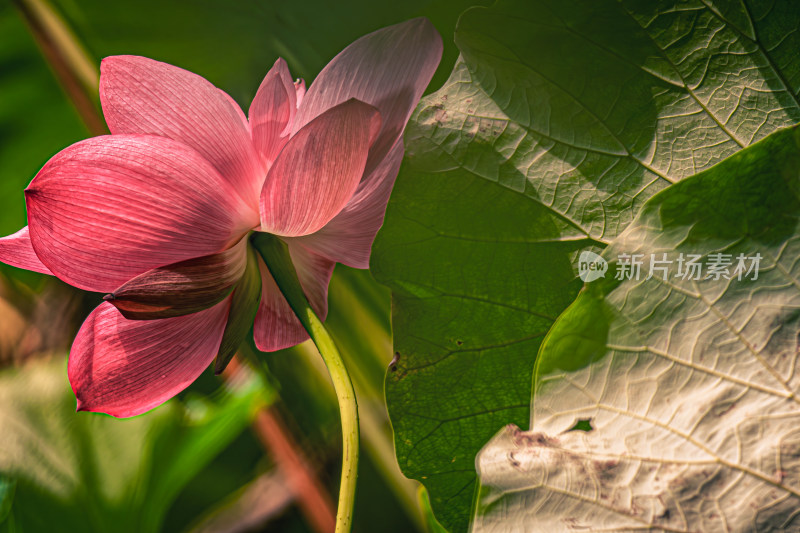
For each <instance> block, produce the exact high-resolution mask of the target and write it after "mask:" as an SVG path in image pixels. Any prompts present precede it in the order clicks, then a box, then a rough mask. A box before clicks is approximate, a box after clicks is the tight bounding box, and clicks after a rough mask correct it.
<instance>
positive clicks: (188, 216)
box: [0, 19, 442, 416]
mask: <svg viewBox="0 0 800 533" xmlns="http://www.w3.org/2000/svg"><path fill="white" fill-rule="evenodd" d="M441 50H442V45H441V39H440V37H439V35H438V34H437V33H436V31H435V29H434V28H433V27H432V25H431V24H430V23H429V22H428V21H427V20H425V19H416V20H412V21H409V22H406V23H402V24H398V25H395V26H391V27H389V28H384V29H382V30H379V31H376V32H374V33H372V34H370V35H367V36H365V37H362V38H361V39H359V40H358V41H356V42H355V43H353V44H351V45H350V46H348V47H347V48H346V49H345V50H344V51H342V52H341V53H340V54H339V55H338V56H336V57H335V58H334V59H333V60H332V61H331V62H330V63H329V64H328V65H327V66H326V67H325V68H324V69H323V70H322V72H321V73H320V74H319V76H318V77H317V79H316V80H315V81H314V83H313V84H312V85H311V87H310V88H309V89H308V92H306V90H305V85H304V83H303V82H302V81H298V82H294V83H293V82H292V78H291V76H290V74H289V70H288V68H287V66H286V63H285V62H284V61H283V60H282V59H278V61H276V63H275V65H274V66H273V67H272V69H271V70H270V71H269V72H268V73H267V76H266V77H265V78H264V81H263V82H262V83H261V86H260V87H259V89H258V92H257V94H256V96H255V99H254V100H253V103H252V104H251V105H250V110H249V113H248V117H245V115H244V113H243V112H242V111H241V109H240V108H239V106H238V105H237V104H236V103H235V102H234V101H233V100H232V99H231V98H230V97H229V96H228V95H227V94H226V93H224V92H223V91H221V90H219V89H217V88H216V87H214V86H213V85H212V84H211V83H209V82H208V81H206V80H205V79H203V78H201V77H200V76H197V75H195V74H192V73H190V72H187V71H185V70H183V69H180V68H177V67H174V66H171V65H167V64H164V63H159V62H157V61H154V60H151V59H147V58H143V57H133V56H116V57H109V58H106V59H105V60H103V63H102V67H101V76H100V98H101V102H102V106H103V113H104V115H105V119H106V122H107V123H108V127H109V129H110V131H111V133H112V134H111V135H107V136H101V137H95V138H92V139H87V140H85V141H81V142H78V143H76V144H74V145H72V146H70V147H68V148H66V149H64V150H62V151H61V152H59V153H58V154H56V155H55V156H54V157H53V158H52V159H50V161H48V162H47V164H46V165H45V166H44V167H43V168H42V169H41V170H40V171H39V173H38V174H37V175H36V177H35V178H34V179H33V181H32V182H31V184H30V185H29V187H28V188H27V189H26V191H25V198H26V203H27V210H28V226H27V227H25V228H23V229H22V230H20V231H18V232H17V233H15V234H14V235H11V236H9V237H6V238H4V239H0V260H2V261H3V262H5V263H8V264H10V265H13V266H17V267H20V268H25V269H28V270H34V271H36V272H42V273H45V274H52V275H55V276H56V277H58V278H60V279H62V280H64V281H65V282H67V283H69V284H71V285H74V286H76V287H79V288H81V289H84V290H89V291H97V292H105V293H111V295H109V296H107V297H106V299H107V300H108V301H106V302H104V303H103V304H101V305H100V306H99V307H97V308H96V309H95V310H94V311H93V312H92V313H91V315H90V316H89V317H88V318H87V319H86V321H85V322H84V324H83V326H82V327H81V329H80V332H79V333H78V336H77V338H76V339H75V342H74V343H73V345H72V349H71V351H70V355H69V364H68V374H69V379H70V383H71V384H72V388H73V390H74V391H75V395H76V397H77V399H78V409H79V410H87V411H99V412H105V413H109V414H112V415H114V416H132V415H136V414H139V413H142V412H144V411H147V410H148V409H151V408H153V407H155V406H157V405H160V404H161V403H163V402H164V401H166V400H167V399H169V398H171V397H172V396H174V395H175V394H177V393H178V392H180V391H181V390H183V389H184V388H185V387H187V386H188V385H189V384H190V383H191V382H192V381H194V380H195V379H196V378H197V377H198V376H199V375H200V374H201V373H202V372H203V370H204V369H205V368H206V367H208V366H209V364H210V363H211V362H212V361H213V360H214V358H215V357H217V355H218V354H219V355H220V357H221V358H222V359H223V360H225V359H228V358H229V357H230V356H231V355H232V353H233V351H234V350H235V349H236V347H237V346H238V344H239V343H240V342H241V341H242V340H243V338H244V336H245V334H246V332H247V331H248V330H249V327H250V324H252V323H253V314H255V315H256V316H255V326H254V332H255V342H256V345H257V346H258V348H259V349H261V350H263V351H273V350H278V349H281V348H285V347H288V346H292V345H294V344H297V343H299V342H301V341H303V340H305V339H306V338H307V334H306V333H305V331H304V330H303V327H302V326H301V325H300V323H299V321H298V320H297V318H296V317H295V316H294V314H293V312H292V311H291V309H290V308H289V306H288V304H287V303H286V301H285V300H284V298H283V296H282V294H281V293H280V291H279V289H278V288H277V286H276V285H275V282H274V281H273V279H272V277H271V276H270V274H269V271H268V270H267V269H266V267H265V265H264V264H263V262H262V261H261V259H260V258H259V259H256V258H255V255H254V254H253V253H252V251H250V250H249V248H250V244H249V240H248V238H247V236H248V234H249V232H251V231H262V232H268V233H271V234H274V235H277V236H279V237H280V238H281V239H283V240H284V242H285V243H286V244H287V245H288V249H289V252H290V255H291V258H292V261H293V263H294V265H295V268H296V270H297V274H298V278H299V280H300V283H301V285H302V286H303V289H304V292H305V293H306V296H307V297H308V299H309V302H310V304H311V306H312V308H314V310H315V311H316V312H317V313H318V314H319V315H320V317H321V318H323V319H324V317H325V315H326V314H327V292H328V282H329V280H330V277H331V273H332V272H333V267H334V265H335V263H337V262H340V263H344V264H346V265H349V266H352V267H356V268H367V267H368V264H369V255H370V248H371V246H372V241H373V239H374V237H375V234H376V233H377V231H378V229H379V228H380V226H381V224H382V223H383V215H384V211H385V208H386V203H387V201H388V199H389V194H390V192H391V189H392V185H393V184H394V179H395V177H396V175H397V171H398V168H399V166H400V161H401V159H402V157H403V143H402V133H403V129H404V128H405V124H406V122H407V121H408V118H409V116H410V114H411V112H412V110H413V108H414V107H415V105H416V104H417V102H418V100H419V98H420V97H421V95H422V92H423V90H424V89H425V87H426V86H427V84H428V82H429V81H430V79H431V77H432V75H433V72H434V71H435V69H436V67H437V65H438V63H439V59H440V57H441ZM256 261H257V263H256ZM248 264H249V265H250V266H249V267H248ZM256 264H257V267H256V266H255V265H256ZM256 269H257V270H258V271H260V281H261V289H260V290H259V289H258V278H259V276H258V275H255V274H254V273H255V272H256ZM256 308H257V313H256Z"/></svg>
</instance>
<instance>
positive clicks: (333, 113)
mask: <svg viewBox="0 0 800 533" xmlns="http://www.w3.org/2000/svg"><path fill="white" fill-rule="evenodd" d="M379 128H380V116H379V115H378V112H377V111H376V110H375V108H374V107H372V106H369V105H367V104H365V103H363V102H359V101H357V100H348V101H347V102H345V103H343V104H340V105H338V106H336V107H334V108H332V109H330V110H328V111H326V112H325V113H323V114H322V115H320V116H318V117H317V118H316V119H314V120H313V121H311V122H310V123H308V124H307V125H306V127H304V128H303V129H302V130H300V131H299V132H297V134H296V135H295V136H294V137H292V138H291V139H290V140H289V142H288V143H287V144H286V146H285V147H284V148H283V150H282V151H281V153H280V154H279V155H278V158H277V159H276V160H275V164H273V165H272V168H270V170H269V173H268V174H267V179H266V181H265V182H264V188H263V190H262V191H261V206H260V207H261V227H262V229H263V231H267V232H269V233H273V234H275V235H282V236H289V237H293V236H299V235H307V234H309V233H314V232H315V231H317V230H319V229H320V228H322V226H324V225H325V224H326V223H327V222H328V221H329V220H330V219H332V218H333V217H334V216H336V214H338V213H339V211H341V210H342V208H343V207H344V206H345V204H346V203H347V201H348V200H350V198H351V197H352V196H353V193H354V192H355V191H356V188H357V187H358V184H359V182H360V180H361V176H362V175H363V172H364V165H365V164H366V161H367V155H368V153H369V147H370V145H371V144H372V142H373V141H374V139H375V135H376V134H377V132H378V129H379Z"/></svg>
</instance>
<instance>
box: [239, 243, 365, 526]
mask: <svg viewBox="0 0 800 533" xmlns="http://www.w3.org/2000/svg"><path fill="white" fill-rule="evenodd" d="M251 241H252V242H253V245H254V246H255V248H256V250H258V253H259V254H260V255H261V257H262V258H263V259H264V263H265V264H266V265H267V268H268V269H269V272H270V274H272V277H273V279H275V283H276V284H277V285H278V288H280V290H281V292H282V293H283V295H284V297H286V301H287V302H289V306H290V307H291V308H292V310H293V311H294V313H295V315H297V318H298V319H299V320H300V323H301V324H302V325H303V327H304V328H305V329H306V331H307V332H308V334H309V336H310V337H311V340H313V341H314V344H315V345H316V346H317V350H319V353H320V355H321V356H322V359H323V361H325V366H326V367H327V368H328V373H329V374H330V376H331V381H332V382H333V388H334V390H335V391H336V398H337V399H338V401H339V415H340V417H341V421H342V479H341V482H340V483H339V505H338V509H337V511H336V533H347V532H348V531H350V528H351V526H352V522H353V504H354V501H355V492H356V477H357V475H358V438H359V433H358V405H357V403H356V393H355V390H354V389H353V383H352V381H351V380H350V375H349V374H348V373H347V368H346V367H345V365H344V361H343V360H342V356H341V354H340V353H339V349H338V348H337V347H336V343H335V342H334V341H333V338H332V337H331V335H330V333H328V330H327V329H325V326H324V325H323V324H322V321H321V320H320V319H319V317H318V316H317V315H316V313H314V310H313V309H311V306H310V305H309V304H308V299H307V298H306V296H305V294H304V293H303V288H302V286H301V285H300V281H299V280H298V279H297V272H296V271H295V269H294V265H292V260H291V257H290V256H289V250H288V248H287V246H286V244H285V243H284V242H283V241H281V240H280V239H279V238H278V237H275V236H274V235H270V234H268V233H260V232H256V233H254V234H253V236H252V237H251Z"/></svg>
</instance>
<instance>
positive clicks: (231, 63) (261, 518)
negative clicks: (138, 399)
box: [0, 0, 489, 532]
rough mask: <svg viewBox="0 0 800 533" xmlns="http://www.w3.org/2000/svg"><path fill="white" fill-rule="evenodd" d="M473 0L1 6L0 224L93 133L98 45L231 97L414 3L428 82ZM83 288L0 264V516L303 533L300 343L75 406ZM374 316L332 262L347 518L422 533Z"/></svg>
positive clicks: (306, 377)
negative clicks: (175, 387) (351, 492)
mask: <svg viewBox="0 0 800 533" xmlns="http://www.w3.org/2000/svg"><path fill="white" fill-rule="evenodd" d="M480 3H483V4H488V3H489V2H487V1H484V2H478V1H474V2H470V1H463V0H439V1H430V0H428V1H422V0H412V1H407V2H403V3H401V2H392V3H383V4H380V5H376V3H374V2H370V1H366V0H348V1H345V2H336V3H329V2H324V1H322V0H307V1H305V2H302V3H301V2H267V1H233V2H230V1H223V0H213V1H212V0H197V1H193V2H188V1H176V2H163V1H160V0H137V1H132V0H123V1H117V2H105V1H101V0H52V1H50V2H45V1H43V0H15V1H12V2H2V3H0V36H2V37H0V203H2V206H1V207H2V208H0V232H1V233H2V235H7V234H10V233H13V232H15V231H17V230H18V229H19V228H21V227H22V226H23V225H25V223H26V222H25V209H24V197H23V190H24V188H25V186H26V185H27V184H28V182H29V181H30V180H31V178H32V177H33V176H34V175H35V174H36V172H37V171H38V169H39V168H41V166H42V165H43V164H44V163H45V162H46V161H47V160H48V159H49V158H50V157H51V156H52V155H54V154H55V153H56V152H58V151H59V150H60V149H62V148H64V147H66V146H68V145H69V144H71V143H73V142H76V141H78V140H80V139H83V138H86V137H88V136H91V135H96V134H101V133H102V132H103V122H102V121H101V115H100V113H99V106H98V100H97V92H96V91H97V87H96V83H97V69H98V67H99V63H100V59H102V58H103V57H106V56H109V55H115V54H135V55H144V56H148V57H151V58H154V59H158V60H161V61H165V62H168V63H171V64H174V65H177V66H180V67H183V68H186V69H188V70H190V71H193V72H196V73H198V74H200V75H202V76H204V77H206V78H207V79H208V80H210V81H211V82H212V83H214V84H215V85H217V86H218V87H220V88H222V89H223V90H225V91H227V92H228V93H229V94H230V95H231V96H233V97H234V99H236V100H237V101H238V102H239V104H240V105H241V106H242V107H243V108H244V109H245V110H246V109H247V107H248V106H249V103H250V100H251V99H252V97H253V95H254V94H255V91H256V89H257V87H258V85H259V83H260V81H261V79H262V78H263V76H264V74H265V73H266V72H267V70H268V68H269V67H270V66H271V65H272V63H274V61H275V59H276V58H277V57H278V56H282V57H284V58H285V59H286V60H287V62H288V64H289V68H290V70H291V72H292V74H293V75H294V76H296V77H302V78H305V79H306V81H307V82H309V83H310V82H311V81H312V80H313V78H314V76H315V75H316V74H317V72H319V70H320V69H321V68H322V67H323V66H324V65H325V64H326V63H327V62H328V61H329V60H330V59H331V58H332V57H333V56H334V55H336V53H337V52H338V51H340V50H341V49H342V48H344V47H345V46H346V45H347V44H349V43H350V42H352V41H353V40H355V39H357V38H358V37H360V36H362V35H364V34H366V33H369V32H370V31H373V30H376V29H378V28H380V27H383V26H387V25H390V24H393V23H396V22H400V21H403V20H407V19H409V18H412V17H416V16H427V17H428V18H429V19H430V20H431V21H432V22H433V23H434V25H435V26H436V27H437V29H438V30H439V32H440V33H441V35H442V37H443V40H444V44H445V53H444V58H443V60H442V63H441V65H440V68H439V70H438V71H437V74H436V76H435V78H434V80H433V82H432V83H431V85H430V87H429V89H428V90H429V92H430V91H432V90H435V89H436V88H438V87H439V86H440V85H441V83H442V82H443V81H444V80H445V79H446V78H447V75H448V74H449V73H450V71H451V69H452V66H453V63H454V62H455V59H456V54H457V52H456V49H455V46H454V45H453V42H452V36H453V30H454V27H455V24H456V20H457V19H458V15H459V14H460V13H461V12H462V11H463V10H464V9H465V8H466V7H468V6H469V5H473V4H480ZM98 302H99V295H96V294H86V293H81V292H80V291H77V290H75V289H73V288H71V287H68V286H66V285H65V284H63V283H61V282H59V281H58V280H55V279H53V278H49V277H46V276H40V275H37V274H32V273H30V272H26V271H21V270H19V269H15V268H12V267H7V266H5V265H0V365H1V368H0V402H2V408H1V409H0V531H5V532H19V531H24V532H38V531H47V532H60V531H64V532H76V531H87V532H90V531H137V532H139V531H170V532H172V531H194V532H200V531H203V532H206V531H209V532H210V531H230V532H234V531H318V530H320V525H319V524H320V523H321V522H320V521H322V522H324V516H325V513H326V512H327V513H328V514H330V512H331V508H330V506H331V505H332V503H331V502H333V501H335V498H336V490H337V487H338V477H339V464H340V460H341V456H340V453H341V450H340V446H341V445H340V429H339V423H338V412H337V408H336V404H335V399H334V396H333V394H332V390H331V388H330V385H329V382H328V379H327V376H326V374H325V370H324V368H323V367H321V366H320V363H319V362H318V361H317V358H318V356H317V354H316V352H315V351H314V349H313V347H312V346H308V345H301V346H299V347H296V348H293V349H289V350H284V351H281V352H277V353H273V354H258V353H256V350H255V347H254V346H252V344H251V345H250V346H245V347H243V350H244V351H245V352H249V353H250V354H251V355H253V356H255V357H258V360H259V361H261V362H262V363H263V365H264V372H263V373H262V374H263V375H261V376H260V377H255V376H252V375H245V374H246V372H242V373H240V374H237V375H236V376H232V377H230V378H229V379H228V380H227V381H223V380H221V379H220V378H217V377H214V376H213V375H211V373H210V372H207V373H206V374H204V375H203V376H202V377H201V379H199V380H198V381H197V382H196V383H195V384H193V385H192V386H191V387H190V388H189V389H188V390H187V391H185V392H184V393H183V394H181V396H180V398H178V399H176V400H173V401H171V402H168V403H167V404H165V405H164V406H162V407H159V408H157V409H155V410H154V411H152V412H150V413H148V414H145V415H142V416H139V417H135V418H134V419H129V420H123V421H120V420H116V419H112V418H110V417H106V416H102V415H95V414H90V413H75V412H74V408H75V400H74V397H73V395H72V392H71V390H70V388H69V384H68V382H67V377H66V353H67V352H68V350H69V345H70V343H71V341H72V338H73V337H74V334H75V332H76V331H77V328H78V327H79V325H80V323H81V322H82V320H83V318H84V317H85V316H86V315H87V314H88V312H90V311H91V309H92V308H93V307H94V306H95V305H97V303H98ZM389 312H390V296H389V293H388V290H386V289H385V288H383V287H381V286H380V285H378V284H377V283H376V282H375V281H374V280H373V279H372V277H371V275H370V274H369V272H367V271H357V270H353V269H348V268H345V267H342V266H341V265H339V266H337V270H336V272H335V275H334V278H333V281H332V283H331V288H330V313H329V318H328V325H329V326H330V328H331V330H332V332H333V334H334V336H335V337H336V339H337V341H338V342H339V343H340V345H341V347H342V348H343V352H344V353H345V356H346V357H347V358H348V359H349V360H348V363H349V368H350V369H351V372H352V373H353V377H354V380H355V383H356V388H357V392H358V395H359V407H360V415H361V419H362V447H363V451H362V462H361V466H360V478H359V488H358V495H357V500H356V508H355V522H354V530H355V531H388V532H390V531H403V532H405V531H426V530H434V529H433V528H435V527H436V525H435V524H431V523H429V522H428V521H427V519H426V518H425V517H426V516H428V515H429V513H428V512H426V510H425V509H424V508H421V507H425V505H424V504H420V502H424V501H426V498H425V497H424V495H421V494H418V492H417V491H418V488H417V486H416V484H415V483H413V482H411V481H408V480H406V479H405V478H403V477H402V475H401V474H400V472H399V470H398V468H397V465H396V460H395V457H394V452H393V446H392V441H391V432H390V428H389V425H388V421H387V417H386V410H385V406H384V400H383V378H384V373H385V371H386V367H387V366H388V365H389V363H390V360H391V358H392V349H391V325H390V318H389ZM259 412H260V413H262V415H264V413H268V417H269V420H270V421H272V424H271V425H270V424H266V425H265V424H264V423H263V422H264V420H263V419H262V418H260V417H261V416H262V415H257V413H259ZM254 423H255V425H254ZM259 428H260V429H259ZM261 440H265V441H266V442H267V444H266V445H265V444H264V443H263V442H261ZM281 443H283V444H286V443H288V444H289V447H288V449H289V451H288V452H287V449H286V446H283V447H281ZM298 471H299V472H300V473H299V474H298ZM294 474H297V475H306V476H309V478H310V479H312V480H315V482H316V483H317V485H318V486H319V491H318V492H319V493H320V494H321V495H322V496H323V499H324V498H328V500H329V501H328V509H320V508H314V504H313V501H311V499H310V498H309V497H308V496H309V494H305V493H304V494H299V495H298V494H296V493H293V491H292V490H291V488H290V486H291V483H290V482H289V481H288V480H287V475H288V476H291V475H294ZM295 492H296V491H295ZM304 502H305V503H304ZM309 502H311V503H309ZM317 507H319V505H317ZM322 507H324V505H323V506H322ZM315 513H316V517H317V518H316V519H315V518H314V516H315ZM320 516H322V517H323V518H320ZM315 520H316V521H315ZM315 524H316V525H315Z"/></svg>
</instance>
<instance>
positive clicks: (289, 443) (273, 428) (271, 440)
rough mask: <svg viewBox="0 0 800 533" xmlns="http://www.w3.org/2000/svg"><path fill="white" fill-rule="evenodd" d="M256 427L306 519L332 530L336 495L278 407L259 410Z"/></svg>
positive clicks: (234, 364) (322, 531) (326, 532)
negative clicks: (318, 474)
mask: <svg viewBox="0 0 800 533" xmlns="http://www.w3.org/2000/svg"><path fill="white" fill-rule="evenodd" d="M238 367H239V362H238V357H234V358H233V360H231V362H230V364H229V365H228V368H227V369H226V370H225V372H224V373H223V374H222V377H223V378H226V377H227V376H231V375H233V374H235V373H236V371H237V369H238ZM253 429H254V430H255V432H256V436H257V437H258V439H259V440H260V441H261V444H262V445H263V446H264V448H265V449H266V450H267V451H268V452H269V453H270V455H271V456H272V458H273V459H274V460H275V463H276V464H277V466H278V470H279V471H280V473H281V475H282V476H283V477H284V479H285V480H286V484H287V485H288V486H289V490H291V492H292V494H293V495H294V497H295V501H296V502H297V505H298V507H300V510H301V511H302V513H303V516H305V518H306V521H308V523H309V525H310V526H311V527H312V528H313V529H314V531H316V532H317V533H331V532H332V531H334V528H335V525H336V514H335V506H334V503H333V499H332V498H331V496H330V494H329V493H328V491H327V490H326V489H325V487H324V486H323V485H322V483H321V482H320V480H319V479H318V478H317V477H316V476H315V475H314V473H313V470H312V468H311V466H310V465H309V464H308V462H307V461H306V460H305V458H304V457H303V456H302V455H301V454H300V453H298V451H297V450H299V449H300V448H299V446H298V444H297V443H296V442H295V440H294V439H293V438H292V435H291V432H290V431H289V430H288V429H287V428H286V425H285V424H284V422H283V419H282V418H281V415H280V413H279V412H278V410H277V408H275V407H266V408H264V409H261V410H260V411H259V412H258V413H257V414H256V419H255V421H254V422H253Z"/></svg>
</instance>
